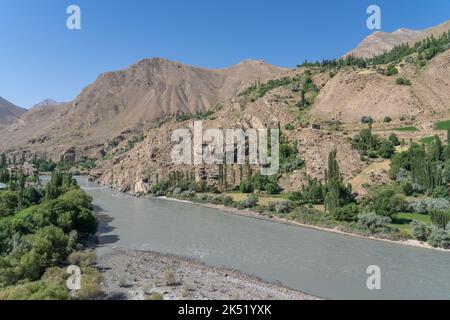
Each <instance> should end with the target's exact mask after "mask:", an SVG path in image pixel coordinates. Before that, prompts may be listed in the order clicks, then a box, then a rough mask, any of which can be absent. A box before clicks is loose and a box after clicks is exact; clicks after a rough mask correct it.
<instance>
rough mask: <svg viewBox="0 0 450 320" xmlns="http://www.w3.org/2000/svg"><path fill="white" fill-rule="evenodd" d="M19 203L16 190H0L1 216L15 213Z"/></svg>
mask: <svg viewBox="0 0 450 320" xmlns="http://www.w3.org/2000/svg"><path fill="white" fill-rule="evenodd" d="M18 203H19V200H18V199H17V195H16V194H15V193H14V192H12V191H2V192H0V218H1V217H7V216H11V215H13V214H14V212H15V211H16V209H17V205H18Z"/></svg>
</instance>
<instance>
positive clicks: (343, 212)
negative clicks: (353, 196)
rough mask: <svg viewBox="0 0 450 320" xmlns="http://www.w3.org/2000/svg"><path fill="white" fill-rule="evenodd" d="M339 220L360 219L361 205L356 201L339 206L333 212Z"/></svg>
mask: <svg viewBox="0 0 450 320" xmlns="http://www.w3.org/2000/svg"><path fill="white" fill-rule="evenodd" d="M332 214H333V217H334V218H335V219H336V220H338V221H347V222H351V221H356V220H358V214H359V207H358V206H357V205H356V204H355V203H350V204H348V205H346V206H344V207H342V208H337V209H335V210H334V212H333V213H332Z"/></svg>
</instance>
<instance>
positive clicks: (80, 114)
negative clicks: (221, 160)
mask: <svg viewBox="0 0 450 320" xmlns="http://www.w3.org/2000/svg"><path fill="white" fill-rule="evenodd" d="M283 72H285V69H283V68H278V67H274V66H271V65H269V64H266V63H264V62H262V61H254V60H247V61H244V62H242V63H240V64H239V65H236V66H234V67H231V68H228V69H221V70H208V69H203V68H195V67H191V66H187V65H183V64H180V63H177V62H171V61H168V60H164V59H160V58H156V59H145V60H142V61H140V62H138V63H136V64H134V65H132V66H131V67H130V68H128V69H126V70H122V71H117V72H109V73H105V74H102V75H101V76H100V77H99V78H98V79H97V80H96V81H95V82H94V83H93V84H91V85H89V86H88V87H86V88H85V89H84V90H83V91H82V92H81V94H80V95H79V96H78V97H77V98H76V99H75V100H74V101H73V102H71V103H67V104H65V105H62V106H59V107H57V106H55V105H54V104H51V105H45V106H41V107H40V108H34V109H32V110H30V112H29V113H27V114H26V115H25V116H24V117H22V118H21V119H19V120H18V121H16V122H15V123H14V124H12V125H11V126H10V127H8V128H6V129H4V130H3V131H2V132H1V135H2V139H1V140H0V148H1V149H16V150H18V149H19V150H24V151H28V152H29V153H48V154H49V155H50V156H52V155H53V156H55V157H58V156H57V154H58V153H62V152H65V150H66V149H69V148H72V147H76V148H78V149H79V150H84V149H88V150H89V149H90V148H92V147H93V148H94V149H95V148H97V149H98V147H99V146H101V145H103V144H104V143H105V142H107V141H112V140H114V139H116V138H119V139H121V136H122V135H123V134H125V135H126V134H129V133H132V132H137V131H142V130H143V128H145V127H146V126H150V125H152V124H154V122H155V121H157V120H161V119H164V118H167V117H170V116H175V115H180V114H195V113H198V112H205V111H208V110H211V109H213V108H215V107H217V106H218V104H219V103H221V102H224V101H226V100H228V99H230V98H232V97H234V96H236V95H237V94H238V93H239V92H240V91H242V90H243V89H245V88H246V87H248V86H249V85H251V84H253V83H255V82H256V81H265V80H267V79H269V78H273V77H276V76H278V75H279V74H282V73H283Z"/></svg>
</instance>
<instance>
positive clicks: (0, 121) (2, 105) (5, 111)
mask: <svg viewBox="0 0 450 320" xmlns="http://www.w3.org/2000/svg"><path fill="white" fill-rule="evenodd" d="M25 112H26V110H25V109H22V108H20V107H18V106H16V105H14V104H12V103H11V102H9V101H8V100H6V99H4V98H2V97H0V128H3V127H5V126H8V125H9V124H11V123H12V122H14V121H15V120H17V119H18V118H19V117H20V116H21V115H22V114H24V113H25Z"/></svg>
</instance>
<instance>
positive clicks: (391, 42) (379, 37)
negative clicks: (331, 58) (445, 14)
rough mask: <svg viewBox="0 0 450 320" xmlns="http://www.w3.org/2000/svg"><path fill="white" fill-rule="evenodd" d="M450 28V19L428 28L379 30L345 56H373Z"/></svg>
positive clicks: (439, 33)
mask: <svg viewBox="0 0 450 320" xmlns="http://www.w3.org/2000/svg"><path fill="white" fill-rule="evenodd" d="M448 30H450V21H447V22H444V23H442V24H440V25H438V26H436V27H432V28H429V29H426V30H409V29H404V28H402V29H398V30H396V31H394V32H392V33H388V32H381V31H377V32H374V33H373V34H371V35H370V36H368V37H366V38H365V39H364V40H363V41H362V42H361V43H360V44H359V45H358V46H357V47H356V48H355V49H353V50H352V51H350V52H349V53H347V54H346V55H345V56H348V55H353V56H355V57H360V58H372V57H374V56H376V55H380V54H382V53H384V52H387V51H389V50H392V49H393V48H394V47H396V46H399V45H401V44H406V43H409V44H410V45H414V44H415V43H416V42H418V41H421V40H423V39H425V38H427V37H430V36H435V37H437V36H439V35H441V34H442V33H444V32H445V31H448Z"/></svg>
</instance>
